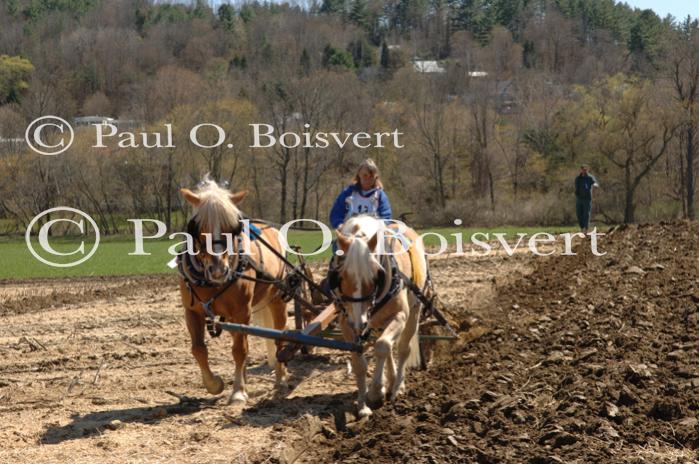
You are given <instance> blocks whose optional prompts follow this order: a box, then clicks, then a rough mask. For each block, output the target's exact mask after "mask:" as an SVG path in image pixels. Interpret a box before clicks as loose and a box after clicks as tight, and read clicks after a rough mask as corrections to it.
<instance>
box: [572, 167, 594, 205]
mask: <svg viewBox="0 0 699 464" xmlns="http://www.w3.org/2000/svg"><path fill="white" fill-rule="evenodd" d="M595 184H597V180H596V179H595V178H594V177H593V176H592V175H591V174H587V175H582V174H580V175H578V177H576V178H575V197H576V198H577V199H579V200H587V201H591V200H592V186H594V185H595Z"/></svg>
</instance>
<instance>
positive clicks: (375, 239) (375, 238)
mask: <svg viewBox="0 0 699 464" xmlns="http://www.w3.org/2000/svg"><path fill="white" fill-rule="evenodd" d="M377 243H379V233H378V232H376V233H375V234H374V235H372V236H371V238H370V239H369V241H368V242H367V245H369V249H370V250H371V251H376V244H377Z"/></svg>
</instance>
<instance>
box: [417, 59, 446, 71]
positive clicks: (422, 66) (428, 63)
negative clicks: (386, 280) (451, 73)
mask: <svg viewBox="0 0 699 464" xmlns="http://www.w3.org/2000/svg"><path fill="white" fill-rule="evenodd" d="M413 69H414V70H415V71H416V72H419V73H424V74H442V73H444V72H446V69H444V67H443V66H442V65H441V64H439V62H438V61H435V60H413Z"/></svg>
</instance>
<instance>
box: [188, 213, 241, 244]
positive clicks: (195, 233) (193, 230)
mask: <svg viewBox="0 0 699 464" xmlns="http://www.w3.org/2000/svg"><path fill="white" fill-rule="evenodd" d="M242 231H243V223H242V222H240V221H238V226H237V227H236V228H235V229H233V231H231V232H230V234H231V235H232V236H233V237H237V236H239V235H240V234H241V233H242ZM187 233H188V234H189V235H190V236H191V237H192V238H193V239H194V241H195V242H196V243H197V244H198V245H199V246H201V240H199V226H198V225H197V221H196V220H195V219H194V218H192V219H190V220H189V222H188V223H187ZM211 245H223V246H224V247H225V246H227V245H228V241H227V240H226V239H225V238H224V239H219V240H213V237H212V240H211Z"/></svg>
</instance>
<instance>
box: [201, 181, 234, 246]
mask: <svg viewBox="0 0 699 464" xmlns="http://www.w3.org/2000/svg"><path fill="white" fill-rule="evenodd" d="M196 194H197V196H198V197H199V199H200V200H201V201H200V203H199V205H198V206H197V207H195V208H194V213H193V218H194V219H195V221H196V222H197V224H199V226H200V227H204V228H206V230H207V231H208V232H213V231H214V230H219V231H233V230H235V229H237V228H238V227H239V224H240V210H239V209H238V207H237V206H235V204H234V203H233V202H232V201H231V197H230V195H231V192H230V191H228V190H226V189H224V188H223V187H221V186H219V185H218V184H217V183H216V182H215V181H214V180H212V179H211V177H210V176H209V175H208V174H207V175H206V176H205V177H204V179H203V180H202V181H201V182H200V183H199V185H198V187H197V190H196ZM217 228H218V229H217Z"/></svg>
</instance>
